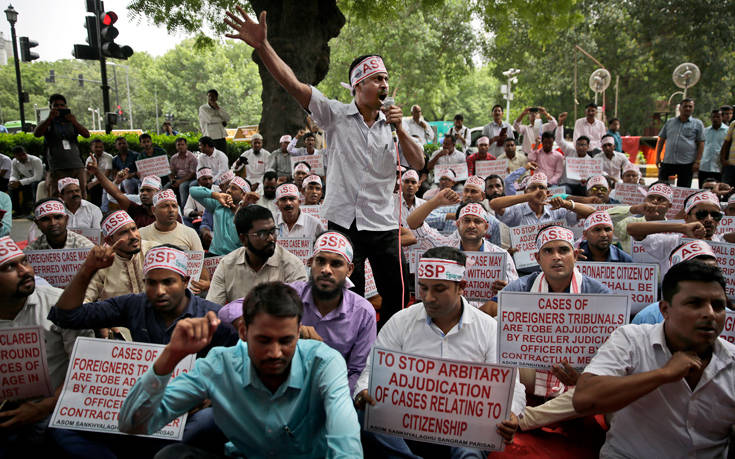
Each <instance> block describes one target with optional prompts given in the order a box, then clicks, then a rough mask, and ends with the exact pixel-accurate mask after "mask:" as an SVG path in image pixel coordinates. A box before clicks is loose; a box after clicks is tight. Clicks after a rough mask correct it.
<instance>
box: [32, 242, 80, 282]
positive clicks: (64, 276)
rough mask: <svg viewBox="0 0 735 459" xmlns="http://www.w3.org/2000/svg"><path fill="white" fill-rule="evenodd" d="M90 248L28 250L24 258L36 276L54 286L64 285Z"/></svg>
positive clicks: (72, 275) (77, 268) (77, 269)
mask: <svg viewBox="0 0 735 459" xmlns="http://www.w3.org/2000/svg"><path fill="white" fill-rule="evenodd" d="M90 250H92V249H91V248H89V247H87V248H84V249H52V250H28V251H26V259H27V260H28V262H29V263H30V264H31V266H33V271H34V272H35V274H36V276H40V277H43V278H44V279H46V281H47V282H48V283H49V284H51V285H53V286H54V287H60V288H63V287H66V285H67V284H68V283H69V282H71V279H72V277H74V274H76V273H77V271H79V268H81V267H82V265H83V264H84V260H86V259H87V255H88V254H89V251H90Z"/></svg>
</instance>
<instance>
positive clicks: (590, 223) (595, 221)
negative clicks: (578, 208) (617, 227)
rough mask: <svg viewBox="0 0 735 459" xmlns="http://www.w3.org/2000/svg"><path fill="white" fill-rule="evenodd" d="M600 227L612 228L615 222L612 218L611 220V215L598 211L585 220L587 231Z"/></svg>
mask: <svg viewBox="0 0 735 459" xmlns="http://www.w3.org/2000/svg"><path fill="white" fill-rule="evenodd" d="M598 225H609V226H610V227H611V228H612V227H613V222H612V218H610V214H608V213H607V212H605V211H604V210H598V211H597V212H592V213H591V214H589V215H588V216H587V218H585V219H584V230H585V231H587V230H588V229H590V228H592V227H594V226H598Z"/></svg>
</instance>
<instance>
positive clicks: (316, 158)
mask: <svg viewBox="0 0 735 459" xmlns="http://www.w3.org/2000/svg"><path fill="white" fill-rule="evenodd" d="M300 162H305V163H306V164H308V165H309V167H310V168H311V173H312V174H316V175H324V157H323V156H322V154H321V153H314V154H313V155H301V156H291V173H292V174H293V170H294V168H295V167H296V165H297V164H298V163H300Z"/></svg>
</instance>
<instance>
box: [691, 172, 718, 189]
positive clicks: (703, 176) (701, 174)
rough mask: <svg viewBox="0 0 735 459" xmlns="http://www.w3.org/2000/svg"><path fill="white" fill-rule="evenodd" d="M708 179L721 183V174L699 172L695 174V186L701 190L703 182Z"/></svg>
mask: <svg viewBox="0 0 735 459" xmlns="http://www.w3.org/2000/svg"><path fill="white" fill-rule="evenodd" d="M708 178H713V179H715V180H717V181H718V182H721V181H722V172H707V171H699V172H697V184H698V185H699V188H702V185H704V181H705V180H707V179H708Z"/></svg>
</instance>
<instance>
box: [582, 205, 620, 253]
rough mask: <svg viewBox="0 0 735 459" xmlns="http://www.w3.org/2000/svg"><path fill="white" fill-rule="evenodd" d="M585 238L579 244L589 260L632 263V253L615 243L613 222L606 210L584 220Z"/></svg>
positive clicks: (590, 215)
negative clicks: (629, 253) (621, 248)
mask: <svg viewBox="0 0 735 459" xmlns="http://www.w3.org/2000/svg"><path fill="white" fill-rule="evenodd" d="M582 234H583V235H584V240H583V241H582V242H581V243H580V244H579V250H580V251H581V255H583V256H584V259H585V260H587V261H607V262H621V263H631V262H632V261H633V259H632V258H631V256H630V255H628V254H627V253H625V252H623V251H622V250H620V249H619V248H618V247H617V246H615V245H613V243H612V240H613V222H612V219H611V218H610V215H609V214H608V213H607V212H604V211H597V212H593V213H591V214H589V215H588V216H587V218H586V219H585V220H584V232H583V233H582Z"/></svg>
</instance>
